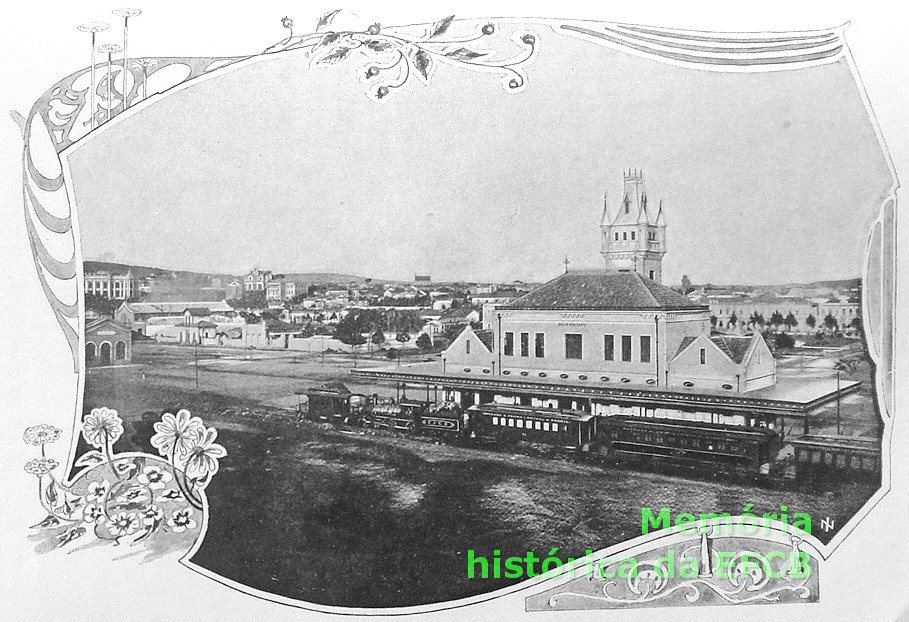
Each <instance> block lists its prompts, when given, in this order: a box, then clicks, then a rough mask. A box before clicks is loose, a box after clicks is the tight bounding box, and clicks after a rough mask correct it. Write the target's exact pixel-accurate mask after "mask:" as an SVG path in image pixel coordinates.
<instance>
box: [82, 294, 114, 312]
mask: <svg viewBox="0 0 909 622" xmlns="http://www.w3.org/2000/svg"><path fill="white" fill-rule="evenodd" d="M119 306H120V301H119V300H111V299H110V298H105V297H104V296H100V295H98V294H85V310H86V311H94V312H95V313H97V314H98V315H104V316H107V317H114V311H116V310H117V307H119Z"/></svg>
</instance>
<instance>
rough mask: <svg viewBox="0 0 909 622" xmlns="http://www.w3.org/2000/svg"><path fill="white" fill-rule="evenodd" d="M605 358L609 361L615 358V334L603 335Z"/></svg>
mask: <svg viewBox="0 0 909 622" xmlns="http://www.w3.org/2000/svg"><path fill="white" fill-rule="evenodd" d="M603 358H604V359H605V360H607V361H614V360H615V335H603Z"/></svg>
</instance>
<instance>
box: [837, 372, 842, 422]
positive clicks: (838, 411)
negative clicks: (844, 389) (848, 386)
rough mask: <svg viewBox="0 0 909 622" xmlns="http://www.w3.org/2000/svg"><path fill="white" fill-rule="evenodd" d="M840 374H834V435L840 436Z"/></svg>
mask: <svg viewBox="0 0 909 622" xmlns="http://www.w3.org/2000/svg"><path fill="white" fill-rule="evenodd" d="M840 423H841V422H840V372H839V371H837V372H836V434H837V436H839V435H840V434H842V432H841V431H840Z"/></svg>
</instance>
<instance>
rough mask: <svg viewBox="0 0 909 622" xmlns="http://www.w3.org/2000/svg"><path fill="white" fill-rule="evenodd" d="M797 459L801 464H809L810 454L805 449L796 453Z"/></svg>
mask: <svg viewBox="0 0 909 622" xmlns="http://www.w3.org/2000/svg"><path fill="white" fill-rule="evenodd" d="M796 458H797V459H798V461H799V462H808V452H807V451H805V450H804V449H800V450H798V451H797V452H796ZM844 463H845V461H844Z"/></svg>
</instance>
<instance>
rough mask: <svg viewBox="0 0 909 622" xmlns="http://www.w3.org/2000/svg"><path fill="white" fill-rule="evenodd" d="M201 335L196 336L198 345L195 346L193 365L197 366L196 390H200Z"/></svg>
mask: <svg viewBox="0 0 909 622" xmlns="http://www.w3.org/2000/svg"><path fill="white" fill-rule="evenodd" d="M199 339H200V337H199V336H196V346H195V347H194V348H193V367H195V368H196V391H198V390H199Z"/></svg>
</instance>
